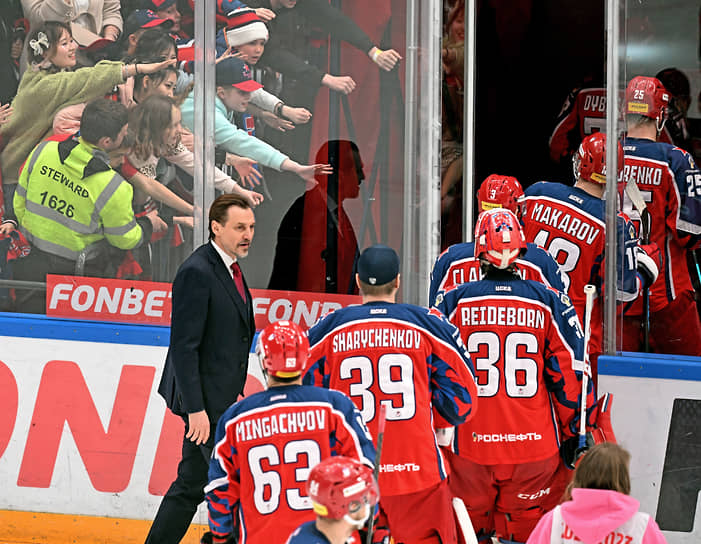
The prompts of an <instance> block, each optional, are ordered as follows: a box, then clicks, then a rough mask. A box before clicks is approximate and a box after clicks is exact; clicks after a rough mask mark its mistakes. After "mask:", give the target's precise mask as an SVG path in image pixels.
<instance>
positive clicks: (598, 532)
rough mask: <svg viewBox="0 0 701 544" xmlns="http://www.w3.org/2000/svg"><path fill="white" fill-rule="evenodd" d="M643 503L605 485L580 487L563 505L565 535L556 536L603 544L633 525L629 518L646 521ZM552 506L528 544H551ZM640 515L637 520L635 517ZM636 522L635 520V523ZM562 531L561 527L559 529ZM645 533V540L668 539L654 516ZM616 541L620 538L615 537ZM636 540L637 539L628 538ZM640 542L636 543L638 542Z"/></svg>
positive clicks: (660, 543) (659, 543)
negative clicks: (640, 510) (616, 533)
mask: <svg viewBox="0 0 701 544" xmlns="http://www.w3.org/2000/svg"><path fill="white" fill-rule="evenodd" d="M639 507H640V503H639V502H638V501H637V500H635V499H634V498H633V497H630V496H628V495H624V494H623V493H618V492H617V491H610V490H605V489H580V488H575V489H573V490H572V500H571V501H567V502H565V503H563V504H561V505H560V507H559V508H560V515H561V516H562V520H563V521H564V522H565V524H566V525H567V526H566V527H565V528H564V530H563V531H562V532H561V534H562V537H564V538H560V537H559V535H558V537H556V541H558V542H575V541H578V540H579V541H581V542H582V544H599V543H600V542H602V541H604V540H605V539H606V537H607V536H608V535H609V534H611V533H612V532H615V531H616V530H617V529H621V530H622V532H625V529H624V528H623V527H622V526H623V525H626V526H629V525H631V524H630V523H628V522H635V521H641V520H642V521H643V522H644V520H645V517H644V516H647V515H646V514H639V513H638V508H639ZM554 512H555V511H554V510H551V511H550V512H548V513H547V514H545V516H543V517H542V518H541V520H540V521H539V522H538V525H537V526H536V528H535V529H533V532H532V533H531V536H529V537H528V541H527V544H550V542H551V541H552V540H551V533H552V525H553V513H554ZM634 517H635V518H636V520H634V519H633V518H634ZM633 525H634V523H633ZM557 532H560V531H557ZM634 532H635V531H631V533H634ZM639 532H640V534H642V541H639V540H638V541H637V542H641V544H666V542H667V541H666V540H665V537H664V535H663V534H662V532H661V531H660V528H659V527H658V526H657V523H655V520H654V519H652V517H649V519H648V521H647V525H646V527H645V528H644V530H641V531H639ZM613 541H614V543H615V542H616V541H617V539H613ZM624 541H628V542H631V544H632V543H633V542H636V540H632V541H630V540H627V539H626V540H624ZM637 542H636V544H637Z"/></svg>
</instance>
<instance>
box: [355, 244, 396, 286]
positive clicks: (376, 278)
mask: <svg viewBox="0 0 701 544" xmlns="http://www.w3.org/2000/svg"><path fill="white" fill-rule="evenodd" d="M398 275H399V255H397V252H396V251H394V250H393V249H392V248H391V247H389V246H386V245H383V244H375V245H374V246H370V247H368V248H366V249H364V250H363V252H362V253H361V254H360V257H359V258H358V277H359V278H360V281H362V282H363V283H367V284H368V285H384V284H385V283H389V282H391V281H392V280H393V279H394V278H396V277H397V276H398Z"/></svg>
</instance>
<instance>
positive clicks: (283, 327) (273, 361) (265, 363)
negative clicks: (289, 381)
mask: <svg viewBox="0 0 701 544" xmlns="http://www.w3.org/2000/svg"><path fill="white" fill-rule="evenodd" d="M256 353H257V354H258V357H259V359H260V362H261V366H262V367H263V370H265V371H266V372H267V373H268V374H270V375H271V376H276V377H278V378H294V377H296V376H299V375H300V374H302V373H303V372H304V370H305V369H306V368H307V362H308V360H309V355H310V353H309V340H308V339H307V336H306V335H305V334H304V332H303V331H302V329H301V328H300V327H299V325H297V323H294V322H292V321H276V322H275V323H271V324H270V325H268V326H267V327H265V328H264V329H263V330H262V331H261V333H260V335H259V336H258V344H257V345H256Z"/></svg>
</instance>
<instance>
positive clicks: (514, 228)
mask: <svg viewBox="0 0 701 544" xmlns="http://www.w3.org/2000/svg"><path fill="white" fill-rule="evenodd" d="M526 248H527V246H526V239H525V238H524V236H523V230H522V229H521V224H520V223H519V221H518V217H516V214H514V213H513V212H512V211H510V210H505V209H495V210H488V211H486V212H482V213H481V214H480V216H479V217H478V218H477V227H476V228H475V255H476V256H477V257H480V258H483V259H486V260H487V261H488V262H489V263H491V264H492V265H494V266H495V267H497V268H500V269H504V268H508V267H509V265H511V264H512V263H513V262H514V261H515V260H516V259H517V258H518V257H519V256H520V255H521V254H523V253H524V252H525V251H526Z"/></svg>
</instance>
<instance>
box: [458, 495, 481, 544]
mask: <svg viewBox="0 0 701 544" xmlns="http://www.w3.org/2000/svg"><path fill="white" fill-rule="evenodd" d="M453 510H454V511H455V517H456V518H458V525H460V531H461V532H462V536H463V538H464V539H465V544H478V541H477V535H476V534H475V528H474V527H473V526H472V521H470V514H468V513H467V508H465V503H464V502H463V500H462V499H461V498H460V497H453Z"/></svg>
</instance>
